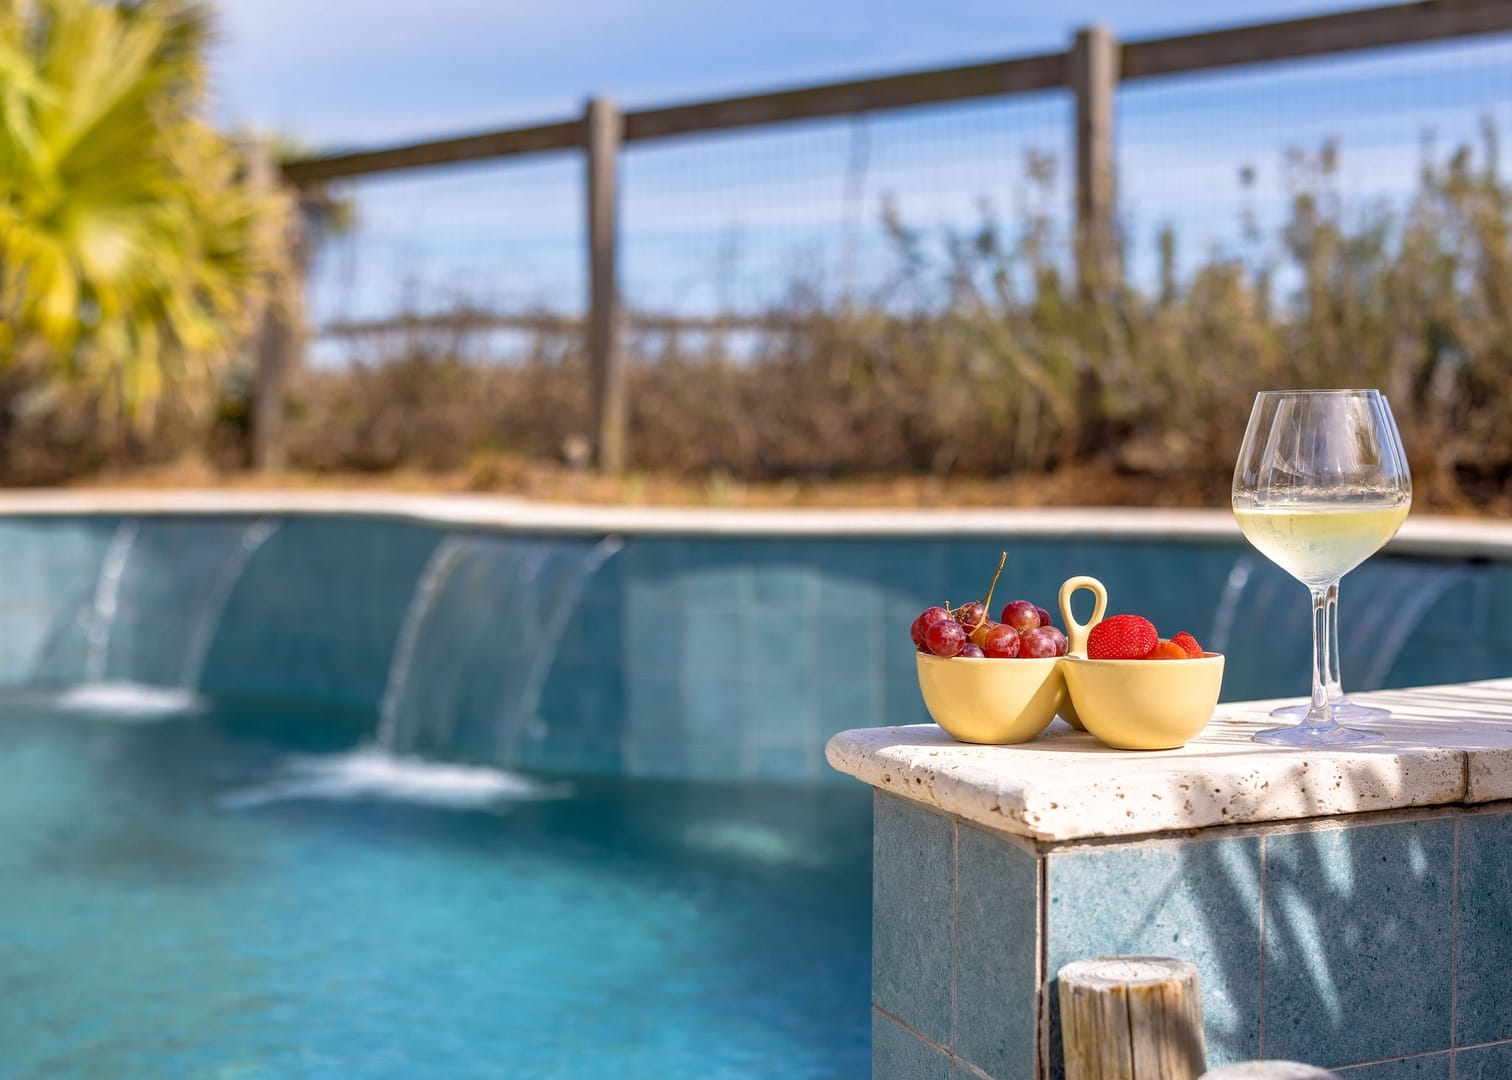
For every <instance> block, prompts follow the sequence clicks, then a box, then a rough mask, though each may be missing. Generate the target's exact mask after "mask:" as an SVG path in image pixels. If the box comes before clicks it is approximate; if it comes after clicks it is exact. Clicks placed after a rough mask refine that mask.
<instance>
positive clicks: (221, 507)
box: [0, 488, 1512, 559]
mask: <svg viewBox="0 0 1512 1080" xmlns="http://www.w3.org/2000/svg"><path fill="white" fill-rule="evenodd" d="M47 514H56V515H70V514H125V515H154V514H194V515H203V514H275V515H286V514H340V515H356V516H365V517H386V518H395V519H399V520H406V521H422V522H432V523H436V524H443V525H465V526H474V527H480V528H488V529H496V530H499V531H504V532H510V531H519V532H550V533H564V534H572V533H578V534H582V533H588V534H600V533H625V534H627V535H645V536H668V535H670V536H730V537H744V536H813V537H831V536H847V537H866V538H870V537H879V538H880V537H895V536H907V537H921V538H925V539H942V538H948V537H964V536H980V537H984V538H994V539H995V538H997V537H1001V536H1077V537H1080V538H1082V539H1105V540H1121V539H1127V540H1181V541H1186V542H1205V543H1219V544H1224V543H1241V542H1242V538H1241V536H1240V534H1239V528H1238V526H1237V525H1235V524H1234V515H1233V514H1231V513H1230V512H1229V511H1227V510H1167V509H1155V508H1127V507H1106V508H1104V507H1087V508H1076V507H1050V508H1042V509H1024V510H952V509H923V510H900V509H885V510H871V509H849V510H848V509H837V510H831V509H809V508H803V509H737V510H726V509H714V508H705V507H645V506H609V505H602V506H600V505H577V504H569V503H545V502H532V501H529V500H526V499H519V498H513V497H510V496H500V495H426V494H413V493H408V492H394V491H341V490H326V489H308V490H299V491H284V490H276V489H269V490H260V489H241V490H232V489H212V490H198V491H197V490H191V489H156V490H147V491H133V490H129V489H113V488H67V489H58V490H30V491H8V492H0V516H14V515H47ZM1388 550H1390V551H1392V552H1396V553H1399V554H1423V555H1440V556H1475V557H1481V558H1493V559H1512V524H1508V523H1506V522H1502V521H1490V520H1484V519H1466V518H1444V517H1432V516H1429V515H1424V514H1414V515H1413V516H1412V517H1410V518H1409V519H1408V520H1407V524H1406V525H1404V526H1403V528H1402V531H1401V532H1400V533H1399V534H1397V536H1396V537H1395V538H1394V539H1393V540H1392V541H1391V544H1390V546H1389V548H1388Z"/></svg>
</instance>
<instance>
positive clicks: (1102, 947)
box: [1046, 836, 1305, 1075]
mask: <svg viewBox="0 0 1512 1080" xmlns="http://www.w3.org/2000/svg"><path fill="white" fill-rule="evenodd" d="M1047 878H1048V918H1049V928H1048V940H1047V943H1046V949H1047V955H1048V963H1047V964H1046V975H1047V978H1049V979H1050V980H1052V981H1051V983H1050V1001H1049V1006H1050V1020H1051V1027H1050V1045H1051V1047H1052V1051H1053V1053H1054V1055H1055V1059H1056V1061H1057V1067H1056V1075H1059V1074H1060V1073H1059V1064H1058V1062H1059V1048H1060V1038H1061V1037H1060V1009H1059V989H1058V987H1057V986H1056V985H1055V983H1054V981H1053V980H1054V974H1055V972H1057V971H1059V970H1060V968H1061V967H1063V966H1064V965H1066V964H1068V963H1070V962H1071V961H1073V960H1082V959H1088V958H1091V957H1097V956H1116V955H1154V956H1175V957H1178V958H1180V959H1183V960H1189V961H1191V962H1192V963H1193V964H1195V965H1196V966H1197V970H1198V975H1199V979H1200V980H1201V986H1202V1005H1203V1019H1204V1021H1205V1024H1206V1037H1207V1048H1208V1061H1209V1064H1211V1065H1215V1066H1216V1065H1222V1064H1227V1063H1228V1062H1232V1061H1245V1060H1248V1059H1250V1058H1256V1057H1259V1056H1260V1045H1259V1026H1260V1007H1261V1003H1260V841H1259V838H1258V837H1253V836H1250V837H1240V838H1229V839H1209V838H1203V839H1198V840H1190V841H1158V842H1157V841H1151V842H1147V843H1141V844H1131V845H1130V844H1120V845H1114V846H1109V847H1089V848H1081V849H1073V850H1068V851H1062V852H1052V853H1051V854H1050V856H1049V868H1048V870H1047ZM1268 1049H1269V1048H1268V1047H1267V1050H1268ZM1273 1056H1281V1057H1285V1056H1286V1055H1285V1054H1276V1055H1273ZM1304 1060H1305V1059H1304Z"/></svg>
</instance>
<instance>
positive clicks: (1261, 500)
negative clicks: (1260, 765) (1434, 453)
mask: <svg viewBox="0 0 1512 1080" xmlns="http://www.w3.org/2000/svg"><path fill="white" fill-rule="evenodd" d="M1406 460H1407V459H1406V455H1405V453H1403V451H1402V444H1401V437H1400V435H1399V434H1398V433H1397V429H1396V422H1395V420H1394V418H1393V417H1392V414H1391V409H1390V406H1389V405H1388V404H1387V403H1386V399H1385V398H1384V397H1382V396H1381V394H1380V393H1379V392H1378V391H1375V390H1285V391H1276V390H1268V391H1264V392H1262V393H1260V394H1258V395H1256V398H1255V404H1254V408H1253V409H1252V410H1251V413H1250V419H1249V425H1248V427H1247V428H1246V429H1245V433H1244V442H1243V444H1242V445H1241V447H1240V450H1239V459H1238V462H1237V464H1236V465H1235V467H1234V484H1233V493H1232V494H1233V508H1234V516H1235V518H1236V519H1237V520H1238V522H1239V527H1240V529H1241V530H1242V531H1243V532H1244V535H1245V537H1246V538H1247V539H1248V540H1249V542H1250V543H1251V544H1253V545H1254V547H1255V548H1256V549H1257V550H1258V551H1259V552H1260V553H1261V554H1262V555H1264V556H1265V557H1266V558H1268V559H1270V560H1271V561H1272V562H1274V563H1275V564H1276V565H1278V566H1280V567H1281V568H1282V569H1283V570H1285V571H1286V572H1287V573H1289V574H1290V575H1291V576H1292V577H1294V578H1296V579H1297V580H1298V581H1300V582H1301V583H1302V584H1304V585H1306V586H1307V587H1308V589H1309V591H1310V592H1311V593H1312V598H1313V679H1312V687H1313V691H1312V698H1311V701H1310V703H1309V705H1308V708H1307V713H1306V715H1305V716H1304V717H1303V718H1302V720H1301V721H1300V722H1299V723H1298V724H1296V725H1295V726H1293V727H1285V728H1275V729H1271V730H1268V731H1264V732H1261V733H1260V734H1258V735H1256V736H1255V737H1256V738H1257V739H1258V740H1260V741H1262V742H1274V743H1280V744H1282V745H1291V746H1327V745H1339V744H1347V743H1351V742H1361V741H1366V740H1373V739H1376V738H1378V737H1379V736H1377V735H1376V734H1375V733H1373V732H1365V731H1359V730H1356V729H1352V728H1346V727H1343V726H1342V725H1340V724H1339V722H1338V719H1337V717H1335V716H1334V713H1333V708H1332V706H1331V704H1330V702H1329V698H1328V693H1327V688H1326V681H1327V675H1328V672H1329V670H1330V667H1331V664H1330V650H1331V642H1330V636H1329V631H1330V621H1329V618H1328V595H1329V591H1330V589H1335V590H1336V589H1337V586H1338V583H1339V579H1340V578H1342V577H1343V576H1344V575H1345V574H1347V573H1348V572H1349V571H1350V570H1353V569H1354V568H1355V567H1356V566H1358V565H1359V564H1360V563H1362V562H1364V561H1365V560H1366V559H1367V558H1369V557H1370V556H1371V555H1373V554H1374V553H1375V552H1376V551H1377V550H1379V549H1380V548H1381V547H1382V546H1383V545H1384V544H1385V543H1386V542H1387V541H1388V540H1390V539H1391V538H1392V536H1394V535H1396V531H1397V530H1398V529H1399V528H1401V525H1402V522H1403V520H1405V519H1406V517H1407V512H1408V510H1409V509H1410V508H1411V505H1412V479H1411V476H1410V475H1409V473H1408V470H1407V465H1406Z"/></svg>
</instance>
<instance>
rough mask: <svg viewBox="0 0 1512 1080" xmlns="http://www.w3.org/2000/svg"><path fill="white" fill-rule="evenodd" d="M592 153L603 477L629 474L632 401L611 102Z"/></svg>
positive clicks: (587, 122) (592, 267)
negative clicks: (623, 332)
mask: <svg viewBox="0 0 1512 1080" xmlns="http://www.w3.org/2000/svg"><path fill="white" fill-rule="evenodd" d="M583 127H584V142H585V144H586V146H585V148H586V150H587V153H588V364H589V367H590V369H591V371H592V380H591V383H592V388H593V460H594V464H595V465H597V466H598V468H599V470H600V471H601V472H606V473H618V472H621V471H623V470H624V468H625V413H626V406H627V404H628V402H627V400H626V388H625V369H624V355H623V349H622V344H621V341H620V301H619V287H618V281H617V280H616V259H617V251H616V247H617V242H618V239H619V235H618V234H619V222H618V202H619V193H618V189H617V184H616V172H617V166H618V163H619V148H620V142H621V140H622V139H623V137H624V119H623V117H622V116H621V114H620V111H619V107H618V106H616V105H615V104H614V102H612V101H610V100H608V99H607V98H592V99H591V100H589V102H588V108H587V110H586V112H585V114H584V122H583Z"/></svg>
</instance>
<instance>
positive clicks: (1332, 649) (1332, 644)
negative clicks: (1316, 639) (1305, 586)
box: [1324, 581, 1344, 702]
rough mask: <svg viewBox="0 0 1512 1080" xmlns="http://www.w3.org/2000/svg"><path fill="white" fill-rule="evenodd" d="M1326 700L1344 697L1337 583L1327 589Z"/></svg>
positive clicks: (1334, 700)
mask: <svg viewBox="0 0 1512 1080" xmlns="http://www.w3.org/2000/svg"><path fill="white" fill-rule="evenodd" d="M1324 685H1325V687H1326V688H1327V690H1328V700H1329V701H1330V702H1337V701H1338V700H1339V699H1340V698H1342V697H1343V696H1344V675H1343V670H1342V669H1341V668H1340V667H1339V583H1338V582H1337V581H1335V582H1334V583H1333V584H1332V585H1330V586H1329V587H1328V671H1327V672H1326V673H1325V676H1324Z"/></svg>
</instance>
